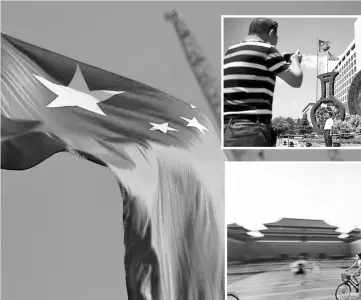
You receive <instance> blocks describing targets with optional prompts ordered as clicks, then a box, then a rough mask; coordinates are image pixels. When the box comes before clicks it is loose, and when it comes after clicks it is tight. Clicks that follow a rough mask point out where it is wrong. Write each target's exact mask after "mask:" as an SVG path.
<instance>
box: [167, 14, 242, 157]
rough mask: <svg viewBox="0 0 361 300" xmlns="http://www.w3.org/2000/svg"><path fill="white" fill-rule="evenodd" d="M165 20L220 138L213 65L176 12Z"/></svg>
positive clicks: (219, 98)
mask: <svg viewBox="0 0 361 300" xmlns="http://www.w3.org/2000/svg"><path fill="white" fill-rule="evenodd" d="M165 19H166V21H168V22H171V23H172V24H173V26H174V28H175V30H176V33H177V36H178V39H179V41H180V43H181V45H182V48H183V51H184V54H185V56H186V58H187V60H188V63H189V65H190V67H191V69H192V71H193V74H194V76H195V77H196V80H197V82H198V84H199V86H200V88H201V90H202V92H203V95H204V97H205V98H206V100H207V103H208V106H209V108H210V110H211V112H212V115H213V119H214V120H215V122H216V126H215V127H216V130H217V132H218V136H219V135H220V134H221V114H222V111H221V104H222V103H221V94H220V85H219V82H218V80H217V78H216V76H214V72H213V69H212V67H211V64H210V63H209V61H208V60H207V58H206V57H205V55H204V54H203V51H202V49H201V47H200V46H199V45H198V43H197V41H196V39H195V37H194V35H193V34H192V32H191V31H190V30H189V28H188V26H187V24H186V23H185V21H184V20H183V19H182V17H181V16H180V15H179V14H178V13H177V12H176V11H175V10H173V11H171V12H167V13H165ZM224 152H225V154H226V155H227V157H228V159H229V160H234V159H235V156H234V154H233V151H232V150H225V151H224Z"/></svg>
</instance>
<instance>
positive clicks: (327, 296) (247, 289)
mask: <svg viewBox="0 0 361 300" xmlns="http://www.w3.org/2000/svg"><path fill="white" fill-rule="evenodd" d="M342 271H343V269H340V268H330V269H324V270H321V273H320V274H319V275H313V274H311V273H310V274H309V275H307V276H306V278H305V282H304V284H303V285H301V284H300V283H299V281H297V279H294V278H293V277H292V275H291V272H290V271H272V272H265V273H261V274H256V275H250V276H249V277H248V278H244V276H238V277H237V275H228V277H227V279H228V291H229V292H234V293H235V294H236V295H237V296H238V297H239V299H240V300H299V299H303V300H332V299H335V291H336V288H337V286H338V285H339V284H340V283H341V275H340V274H341V273H342ZM242 277H243V278H242ZM356 297H357V294H356V293H355V290H353V293H352V294H351V296H350V297H349V299H348V300H353V299H356Z"/></svg>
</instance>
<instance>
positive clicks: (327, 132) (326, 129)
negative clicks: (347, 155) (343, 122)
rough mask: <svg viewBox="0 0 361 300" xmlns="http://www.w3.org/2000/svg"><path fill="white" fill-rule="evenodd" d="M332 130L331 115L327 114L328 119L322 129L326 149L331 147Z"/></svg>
mask: <svg viewBox="0 0 361 300" xmlns="http://www.w3.org/2000/svg"><path fill="white" fill-rule="evenodd" d="M332 129H333V119H332V113H330V112H329V113H328V118H327V120H326V123H325V127H324V128H323V131H324V135H325V144H326V147H332Z"/></svg>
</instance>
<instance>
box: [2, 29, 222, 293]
mask: <svg viewBox="0 0 361 300" xmlns="http://www.w3.org/2000/svg"><path fill="white" fill-rule="evenodd" d="M1 50H2V64H1V71H2V73H1V88H2V95H1V98H2V99H1V100H2V103H1V114H2V120H1V125H2V128H1V150H2V153H1V159H2V161H1V168H2V169H7V170H25V169H29V168H31V167H34V166H36V165H37V164H39V163H41V162H42V161H44V160H45V159H47V158H49V157H50V156H52V155H53V154H55V153H57V152H62V151H65V152H68V153H72V154H75V155H78V156H79V157H81V158H84V159H87V160H90V161H92V162H94V163H97V164H100V165H103V166H105V167H108V168H109V169H110V170H111V171H112V172H113V173H114V175H115V176H116V178H117V181H118V182H119V186H120V190H121V197H122V201H123V202H124V203H125V204H126V206H125V207H124V211H125V215H126V217H125V219H124V226H125V229H124V230H125V249H126V257H125V266H126V278H127V290H128V296H129V299H132V300H133V299H152V300H163V299H164V300H165V299H167V300H168V299H171V300H175V299H179V297H180V295H184V297H185V298H186V299H189V300H192V299H194V300H219V299H222V297H223V295H224V286H223V285H224V282H223V277H224V196H223V180H224V179H223V168H224V159H225V157H224V154H223V152H222V151H221V149H220V143H219V140H218V136H217V134H216V132H214V130H213V128H212V126H211V124H210V122H209V121H208V119H207V118H206V117H205V116H204V115H203V114H202V113H201V112H200V111H199V110H198V109H197V108H196V107H195V106H193V105H189V104H187V103H185V102H182V101H180V100H178V99H175V98H174V97H171V96H169V95H167V94H165V93H163V92H161V91H158V90H156V89H154V88H151V87H149V86H147V85H145V84H142V83H139V82H137V81H134V80H131V79H128V78H125V77H122V76H120V75H117V74H114V73H111V72H108V71H105V70H102V69H99V68H96V67H94V66H91V65H88V64H85V63H82V62H80V61H76V60H74V59H71V58H68V57H65V56H62V55H60V54H57V53H54V52H51V51H48V50H45V49H43V48H40V47H37V46H35V45H32V44H29V43H25V42H23V41H21V40H18V39H15V38H13V37H10V36H8V35H4V34H2V35H1ZM156 72H157V70H154V73H155V74H156ZM147 287H148V288H149V290H150V291H151V292H149V293H148V294H147V293H146V292H144V289H145V288H147Z"/></svg>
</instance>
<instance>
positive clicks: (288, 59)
mask: <svg viewBox="0 0 361 300" xmlns="http://www.w3.org/2000/svg"><path fill="white" fill-rule="evenodd" d="M293 54H294V53H290V52H285V53H283V55H282V56H283V59H284V60H285V61H286V62H287V63H291V56H292V55H293Z"/></svg>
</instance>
